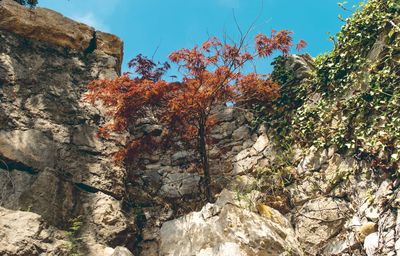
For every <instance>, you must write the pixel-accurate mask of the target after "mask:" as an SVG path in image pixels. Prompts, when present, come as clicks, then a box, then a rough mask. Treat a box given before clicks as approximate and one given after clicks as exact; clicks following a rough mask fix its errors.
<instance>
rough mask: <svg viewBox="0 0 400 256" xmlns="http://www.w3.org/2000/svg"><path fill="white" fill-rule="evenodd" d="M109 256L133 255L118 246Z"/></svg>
mask: <svg viewBox="0 0 400 256" xmlns="http://www.w3.org/2000/svg"><path fill="white" fill-rule="evenodd" d="M111 256H133V254H132V253H131V252H130V251H129V250H128V249H126V248H125V247H122V246H118V247H117V248H115V251H114V253H113V254H112V255H111Z"/></svg>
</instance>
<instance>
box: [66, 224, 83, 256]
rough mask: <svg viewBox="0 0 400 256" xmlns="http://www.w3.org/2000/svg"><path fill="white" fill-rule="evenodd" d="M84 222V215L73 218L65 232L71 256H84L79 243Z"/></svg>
mask: <svg viewBox="0 0 400 256" xmlns="http://www.w3.org/2000/svg"><path fill="white" fill-rule="evenodd" d="M82 224H83V223H82V216H78V217H76V218H73V219H71V220H70V226H69V228H68V231H66V232H65V235H66V236H67V238H68V244H66V249H67V250H68V252H69V254H68V255H69V256H82V254H81V253H80V252H79V244H80V242H81V240H82V239H81V238H80V237H79V235H80V232H81V229H82Z"/></svg>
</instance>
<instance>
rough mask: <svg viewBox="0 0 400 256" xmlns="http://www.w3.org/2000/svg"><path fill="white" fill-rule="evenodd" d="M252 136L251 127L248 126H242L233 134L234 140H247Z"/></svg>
mask: <svg viewBox="0 0 400 256" xmlns="http://www.w3.org/2000/svg"><path fill="white" fill-rule="evenodd" d="M249 137H250V129H249V128H248V127H246V126H241V127H239V128H238V129H237V130H235V131H234V132H233V134H232V138H233V139H234V140H246V139H248V138H249Z"/></svg>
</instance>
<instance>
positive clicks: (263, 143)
mask: <svg viewBox="0 0 400 256" xmlns="http://www.w3.org/2000/svg"><path fill="white" fill-rule="evenodd" d="M268 144H269V139H268V136H267V135H264V134H263V135H261V136H260V137H258V139H257V141H256V143H254V145H253V148H254V149H255V150H256V151H257V152H258V153H260V152H262V151H263V150H264V149H265V148H266V147H267V146H268Z"/></svg>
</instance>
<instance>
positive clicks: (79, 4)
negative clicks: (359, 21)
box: [39, 0, 359, 71]
mask: <svg viewBox="0 0 400 256" xmlns="http://www.w3.org/2000/svg"><path fill="white" fill-rule="evenodd" d="M337 2H338V0H303V1H295V0H40V1H39V3H40V6H41V7H46V8H50V9H53V10H56V11H58V12H61V13H62V14H64V15H65V16H67V17H70V18H72V19H75V20H79V21H81V22H84V23H86V24H89V25H91V26H93V27H95V28H96V29H98V30H102V31H106V32H110V33H113V34H116V35H117V36H119V37H120V38H122V39H123V40H124V43H125V56H124V65H123V70H125V71H126V70H127V69H126V63H127V61H128V60H129V59H131V58H132V57H134V56H136V55H137V54H139V53H143V54H144V55H147V56H152V55H153V54H154V52H155V50H156V49H157V48H158V50H157V53H156V55H155V59H157V60H161V61H164V60H166V59H167V57H168V55H169V53H170V52H171V51H174V50H177V49H180V48H182V47H192V46H194V45H196V44H201V43H202V42H203V41H204V40H206V39H207V38H208V35H213V36H222V35H223V34H224V33H225V32H226V33H227V34H228V35H230V36H232V37H237V36H238V31H237V29H236V26H235V22H234V19H233V14H232V13H233V10H234V12H235V16H236V17H237V21H238V23H239V25H240V26H241V28H242V29H243V30H245V29H247V28H248V27H249V26H250V24H251V23H252V22H253V21H254V20H255V19H256V17H259V19H258V20H257V22H256V24H255V26H254V27H253V31H252V36H254V35H255V34H257V33H270V31H271V29H276V30H279V29H288V30H291V31H293V32H294V33H295V39H297V40H298V39H304V40H306V41H307V43H308V47H307V49H306V51H307V52H308V53H310V54H311V55H312V56H316V55H317V54H319V53H323V52H325V51H328V50H330V49H332V43H331V42H330V41H329V40H328V35H327V34H326V32H330V33H332V34H335V33H337V32H338V31H339V30H340V27H341V26H342V25H343V22H341V21H340V20H339V19H338V14H342V15H344V16H348V14H349V13H347V12H346V11H343V10H342V9H340V8H339V7H338V5H337ZM347 2H349V3H348V4H347V5H348V6H349V7H351V6H352V5H353V4H355V3H358V2H359V1H357V0H348V1H347ZM265 66H266V69H267V71H268V70H270V69H269V68H268V65H265Z"/></svg>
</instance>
